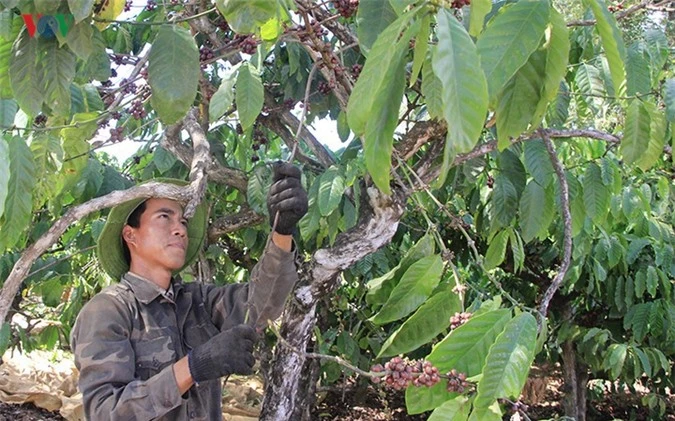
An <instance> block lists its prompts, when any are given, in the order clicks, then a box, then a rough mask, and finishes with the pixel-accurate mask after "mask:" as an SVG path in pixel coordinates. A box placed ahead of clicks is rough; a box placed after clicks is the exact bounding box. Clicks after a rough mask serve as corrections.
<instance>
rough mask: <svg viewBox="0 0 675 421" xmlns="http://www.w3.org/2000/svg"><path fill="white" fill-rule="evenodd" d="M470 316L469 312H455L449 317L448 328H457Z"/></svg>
mask: <svg viewBox="0 0 675 421" xmlns="http://www.w3.org/2000/svg"><path fill="white" fill-rule="evenodd" d="M470 318H471V313H467V312H461V313H455V315H454V316H452V317H450V329H457V328H458V327H460V326H461V325H463V324H464V323H466V322H467V321H469V319H470Z"/></svg>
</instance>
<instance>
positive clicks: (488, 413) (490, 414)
mask: <svg viewBox="0 0 675 421" xmlns="http://www.w3.org/2000/svg"><path fill="white" fill-rule="evenodd" d="M468 421H502V409H501V407H500V405H499V401H494V402H493V403H492V405H490V406H487V407H484V406H481V407H477V406H476V405H475V404H474V407H473V411H471V414H470V415H469V420H468Z"/></svg>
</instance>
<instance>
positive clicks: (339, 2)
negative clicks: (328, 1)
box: [333, 0, 359, 18]
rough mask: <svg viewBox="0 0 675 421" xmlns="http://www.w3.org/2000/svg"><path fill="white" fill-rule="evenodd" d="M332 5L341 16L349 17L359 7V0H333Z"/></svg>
mask: <svg viewBox="0 0 675 421" xmlns="http://www.w3.org/2000/svg"><path fill="white" fill-rule="evenodd" d="M333 5H334V6H335V8H336V9H337V11H338V13H340V15H341V16H342V17H343V18H350V17H352V16H353V15H354V13H356V9H357V8H358V7H359V0H334V1H333Z"/></svg>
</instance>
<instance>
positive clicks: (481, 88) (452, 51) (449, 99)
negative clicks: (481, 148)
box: [432, 9, 488, 184]
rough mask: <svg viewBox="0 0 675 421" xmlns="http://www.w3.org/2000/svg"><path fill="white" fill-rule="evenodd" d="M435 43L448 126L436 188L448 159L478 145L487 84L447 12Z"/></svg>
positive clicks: (469, 46)
mask: <svg viewBox="0 0 675 421" xmlns="http://www.w3.org/2000/svg"><path fill="white" fill-rule="evenodd" d="M437 20H438V25H437V27H436V36H437V37H438V43H437V45H436V47H435V48H434V50H433V55H432V64H433V70H434V73H435V74H436V76H437V77H438V78H439V80H440V81H441V84H442V86H443V89H442V95H443V97H442V99H443V117H444V119H445V120H446V121H447V123H448V134H447V137H446V144H445V153H444V157H443V167H442V169H441V174H440V180H439V181H438V183H439V184H442V183H443V182H444V180H445V176H446V174H447V170H448V168H449V166H450V163H451V159H452V158H454V156H455V155H456V154H457V153H465V152H469V151H470V150H471V149H473V147H474V146H475V145H476V142H478V138H479V137H480V134H481V131H482V130H483V125H484V123H485V116H486V114H487V106H488V96H487V81H486V80H485V76H484V75H483V73H482V72H480V71H478V69H480V58H479V57H478V53H477V51H476V46H475V45H474V43H473V41H472V40H471V37H469V34H467V33H466V31H465V30H464V27H463V26H462V25H461V24H460V23H459V21H457V19H456V18H455V17H454V16H452V14H451V13H450V11H448V10H447V9H440V10H439V12H438V16H437Z"/></svg>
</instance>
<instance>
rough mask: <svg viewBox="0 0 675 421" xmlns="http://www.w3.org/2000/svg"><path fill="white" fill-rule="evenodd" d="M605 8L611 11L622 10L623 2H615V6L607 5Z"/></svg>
mask: <svg viewBox="0 0 675 421" xmlns="http://www.w3.org/2000/svg"><path fill="white" fill-rule="evenodd" d="M607 10H609V11H610V12H612V13H614V12H618V11H619V10H623V4H621V3H617V5H616V6H607Z"/></svg>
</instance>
